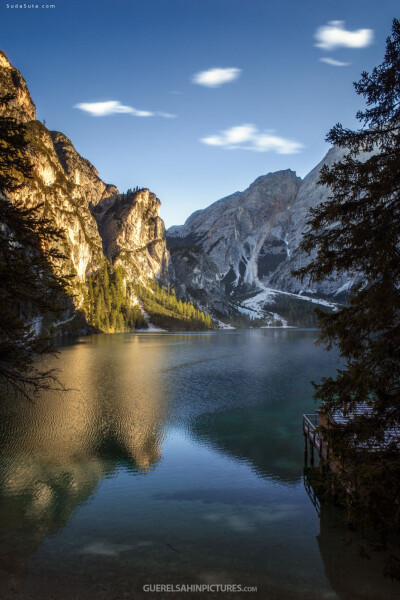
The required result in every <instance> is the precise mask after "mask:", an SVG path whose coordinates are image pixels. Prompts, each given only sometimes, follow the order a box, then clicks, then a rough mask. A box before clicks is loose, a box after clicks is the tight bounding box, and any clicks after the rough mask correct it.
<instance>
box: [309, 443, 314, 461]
mask: <svg viewBox="0 0 400 600" xmlns="http://www.w3.org/2000/svg"><path fill="white" fill-rule="evenodd" d="M310 465H311V466H312V467H313V466H314V446H313V443H312V441H311V440H310Z"/></svg>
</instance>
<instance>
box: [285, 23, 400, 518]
mask: <svg viewBox="0 0 400 600" xmlns="http://www.w3.org/2000/svg"><path fill="white" fill-rule="evenodd" d="M354 86H355V90H356V92H357V94H359V95H361V96H363V97H364V98H365V101H366V105H367V107H366V109H365V110H360V111H359V112H358V113H357V118H358V120H359V121H360V122H361V123H362V126H361V128H360V129H359V130H357V131H352V130H350V129H345V128H343V127H342V125H340V124H337V125H336V126H335V127H333V129H331V131H330V132H329V134H328V136H327V140H328V141H329V142H331V143H332V144H335V145H336V146H338V147H340V148H344V149H345V150H346V152H347V153H346V155H345V156H344V158H343V159H342V160H341V161H340V162H337V163H335V164H333V165H332V166H331V167H328V166H324V167H323V169H322V170H321V176H320V183H321V184H324V185H327V186H328V187H329V188H330V191H331V197H330V198H329V199H328V200H327V201H326V202H325V203H323V204H321V205H320V206H318V207H317V208H315V209H313V210H312V217H311V220H310V221H309V226H310V229H309V231H308V232H307V233H306V235H305V237H304V239H303V242H302V249H303V250H305V251H306V252H308V253H310V252H311V251H313V250H316V257H315V259H313V260H312V262H311V263H310V264H309V265H308V266H306V267H305V268H303V269H300V270H299V271H298V272H297V273H296V274H297V275H300V276H301V277H303V278H304V277H310V278H311V280H312V281H321V280H323V279H325V278H326V277H328V276H336V275H338V274H341V273H346V272H348V271H350V272H353V273H358V275H359V278H360V283H359V284H358V285H357V286H356V288H355V289H354V290H353V291H352V293H351V297H350V299H349V302H348V305H347V306H344V307H342V308H341V309H340V310H338V311H337V312H333V313H323V312H321V311H319V312H318V321H319V326H320V328H321V335H320V342H321V343H324V344H326V346H327V348H328V349H330V348H331V347H332V345H334V344H337V345H338V347H339V349H340V353H341V356H342V357H343V358H344V359H345V367H344V368H342V369H341V370H339V371H338V372H337V375H336V377H329V378H326V379H323V380H322V383H321V384H320V385H317V386H315V387H316V393H315V398H316V399H317V400H319V401H322V405H323V408H324V409H326V410H327V411H335V410H341V411H345V412H346V411H347V414H348V415H351V414H352V411H353V409H354V408H355V407H356V406H357V405H360V404H361V403H367V404H369V405H370V407H371V413H370V414H368V415H366V414H364V415H363V416H360V417H354V418H351V419H349V422H348V425H347V426H346V427H344V428H341V429H340V431H339V432H333V433H332V435H334V443H335V444H336V449H337V451H338V452H341V453H342V454H343V453H345V454H346V457H347V459H346V460H348V461H351V460H352V461H353V465H354V469H353V470H352V473H353V475H354V477H355V478H356V482H357V489H358V495H357V502H355V503H354V504H353V506H358V507H359V508H360V507H361V508H363V510H364V509H365V510H366V511H367V512H369V513H370V514H372V513H373V514H374V518H375V519H376V520H377V521H380V522H381V523H383V525H384V526H385V527H386V529H387V527H388V523H389V526H392V525H394V526H395V527H398V528H400V507H399V496H400V469H399V464H400V463H399V452H400V450H399V446H398V445H396V444H391V445H388V444H387V443H386V442H385V432H387V430H388V429H390V428H399V429H400V23H399V21H398V20H394V21H393V27H392V36H391V37H389V38H388V39H387V44H386V52H385V57H384V60H383V62H382V64H381V65H380V66H378V67H376V68H374V69H373V71H372V72H371V73H370V74H369V73H367V72H364V73H362V76H361V79H360V81H359V82H357V83H355V84H354ZM360 153H363V154H360ZM365 153H366V154H365ZM369 443H371V444H372V443H373V444H377V445H378V446H380V450H381V452H380V454H379V458H380V461H379V463H378V462H377V461H376V460H375V461H373V462H372V463H370V464H369V466H368V467H365V468H364V467H363V468H361V467H360V464H361V463H360V462H359V460H360V456H361V455H362V456H363V460H364V461H366V462H364V463H363V464H367V463H368V460H369V459H370V458H371V457H372V454H371V453H368V452H366V450H367V448H368V444H369ZM363 450H365V452H364V451H363ZM375 456H376V454H375ZM371 460H372V459H371ZM379 490H381V491H379ZM382 490H383V491H382ZM361 512H362V511H360V514H361Z"/></svg>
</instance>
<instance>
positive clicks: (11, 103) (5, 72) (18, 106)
mask: <svg viewBox="0 0 400 600" xmlns="http://www.w3.org/2000/svg"><path fill="white" fill-rule="evenodd" d="M0 89H1V92H2V93H1V95H2V96H8V97H9V98H8V99H7V101H6V102H4V103H3V104H2V105H0V115H2V116H5V117H12V118H14V119H16V120H17V121H19V122H22V123H27V122H28V121H34V120H35V119H36V107H35V105H34V103H33V100H32V98H31V95H30V93H29V90H28V86H27V85H26V81H25V79H24V78H23V77H22V75H21V73H20V72H19V71H18V69H16V68H15V67H13V66H12V64H11V63H10V61H9V60H8V58H7V56H6V55H5V54H4V52H2V51H0Z"/></svg>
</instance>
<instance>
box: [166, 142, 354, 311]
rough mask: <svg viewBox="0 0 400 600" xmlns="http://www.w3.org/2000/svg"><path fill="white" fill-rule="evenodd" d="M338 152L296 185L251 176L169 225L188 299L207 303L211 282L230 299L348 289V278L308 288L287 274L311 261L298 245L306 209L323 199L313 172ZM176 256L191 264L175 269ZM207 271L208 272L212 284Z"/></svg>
mask: <svg viewBox="0 0 400 600" xmlns="http://www.w3.org/2000/svg"><path fill="white" fill-rule="evenodd" d="M343 154H344V152H343V151H342V150H340V149H338V148H333V149H331V150H330V151H329V152H328V154H327V155H326V157H325V158H324V160H323V161H321V163H320V164H319V165H317V166H316V167H315V168H314V169H313V170H312V171H311V172H310V173H309V174H308V175H307V177H305V179H304V180H301V179H300V178H299V177H297V176H296V174H295V173H294V172H293V171H290V170H286V171H278V172H277V173H269V174H268V175H264V176H262V177H259V178H258V179H256V180H255V181H254V182H253V183H252V184H251V186H250V187H249V188H248V189H247V190H245V191H244V192H236V193H235V194H233V195H231V196H228V197H226V198H223V199H222V200H218V201H217V202H215V203H214V204H211V206H209V207H208V208H206V209H204V210H200V211H197V212H195V213H193V214H192V215H191V216H190V217H189V218H188V220H187V221H186V223H185V224H184V225H182V226H175V227H171V228H170V229H169V230H168V231H167V242H168V247H169V249H170V252H171V258H172V262H173V265H174V268H175V272H176V274H177V276H178V277H181V279H182V281H181V283H183V284H184V285H185V286H186V287H187V288H188V289H191V290H192V292H191V293H192V294H194V295H195V294H196V291H198V290H201V291H202V294H203V295H204V294H206V295H208V300H209V303H210V304H211V305H212V304H213V300H212V298H213V296H214V295H215V292H214V291H213V286H215V281H218V279H219V281H220V286H219V287H220V290H222V292H223V294H225V298H233V299H235V298H238V297H239V298H241V297H243V296H245V295H246V294H249V293H252V292H254V291H256V290H258V289H260V288H263V287H267V288H273V289H277V290H282V291H285V292H293V293H300V294H302V293H308V294H313V295H316V296H321V297H328V298H337V297H339V295H340V294H341V293H343V292H346V291H348V290H349V289H350V288H351V287H352V285H354V283H355V282H356V281H357V278H356V276H355V275H354V274H351V273H350V274H345V275H341V276H340V277H332V278H330V279H327V280H325V281H322V282H320V283H313V284H311V283H310V282H309V281H304V282H303V283H301V282H300V281H299V279H297V278H295V277H294V276H293V275H292V270H294V269H298V268H300V267H303V266H305V265H306V264H308V262H309V261H310V259H311V258H313V256H315V254H312V255H311V257H308V256H307V255H306V254H304V252H302V251H301V250H300V248H299V245H300V242H301V239H302V236H303V233H304V232H305V231H306V230H307V228H308V225H307V222H308V221H309V219H310V217H311V214H310V209H311V208H314V207H316V206H318V205H320V204H321V203H322V202H325V201H326V200H327V198H328V196H329V190H328V189H327V188H326V187H325V186H321V185H319V184H318V180H319V176H320V170H321V167H322V166H323V165H324V164H328V165H332V164H333V163H334V162H336V161H338V160H341V158H342V157H343ZM183 252H184V254H185V256H186V257H190V256H192V258H193V260H192V261H191V262H190V266H191V268H190V269H186V270H182V269H181V267H180V266H179V264H180V262H181V261H182V253H183ZM194 255H196V256H197V260H195V259H194ZM206 258H207V259H208V262H206V260H205V259H206ZM186 264H187V265H188V264H189V258H187V259H186ZM210 271H214V272H215V279H213V280H212V285H210V284H209V283H208V281H209V277H208V274H209V273H210Z"/></svg>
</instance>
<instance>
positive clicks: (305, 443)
mask: <svg viewBox="0 0 400 600" xmlns="http://www.w3.org/2000/svg"><path fill="white" fill-rule="evenodd" d="M307 463H308V456H307V434H306V432H305V431H304V466H307Z"/></svg>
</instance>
